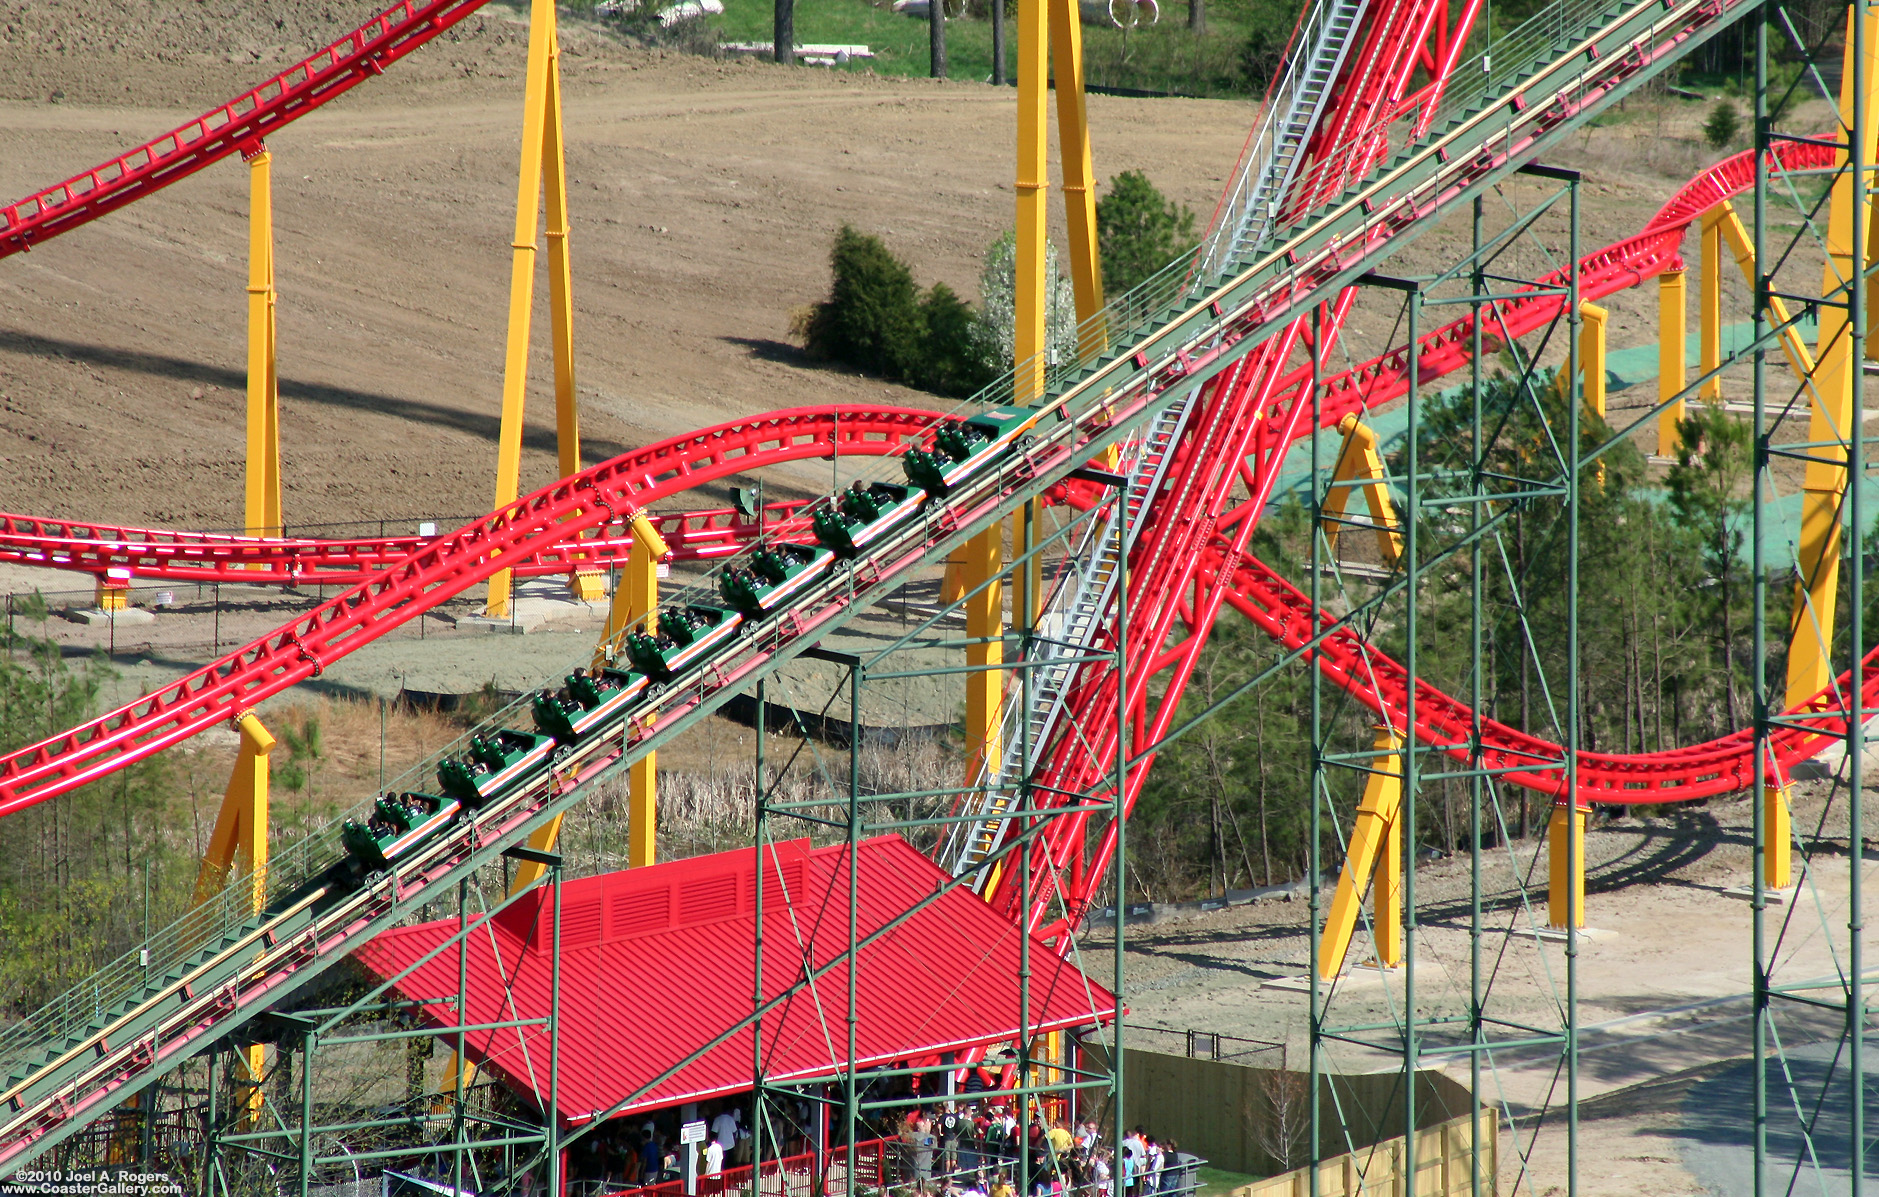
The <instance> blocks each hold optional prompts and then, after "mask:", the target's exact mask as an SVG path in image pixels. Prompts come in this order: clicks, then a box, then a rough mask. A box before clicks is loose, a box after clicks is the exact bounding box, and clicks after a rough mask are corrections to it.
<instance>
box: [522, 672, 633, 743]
mask: <svg viewBox="0 0 1879 1197" xmlns="http://www.w3.org/2000/svg"><path fill="white" fill-rule="evenodd" d="M567 683H568V684H567V686H566V687H565V688H564V689H562V690H561V691H560V692H559V693H556V692H553V691H549V690H543V691H542V692H540V693H539V694H537V695H536V696H535V701H534V704H533V707H534V714H535V726H536V727H537V728H539V729H540V730H541V731H542V732H543V733H545V734H547V735H550V736H553V737H554V738H555V739H556V740H559V741H560V742H561V743H563V744H574V743H578V742H579V741H581V740H583V739H585V738H586V737H588V736H590V735H592V734H594V733H595V732H597V731H599V730H601V729H602V728H603V727H605V726H606V725H607V724H609V723H611V722H613V721H614V720H615V719H617V718H619V717H620V716H621V715H623V714H625V712H626V708H627V707H628V706H629V705H630V704H631V703H632V701H633V699H634V698H635V697H636V696H637V695H638V694H639V693H640V692H641V691H642V690H644V689H645V688H646V679H645V677H644V676H643V675H641V674H638V673H629V672H627V671H625V670H623V669H602V670H600V671H599V672H598V673H588V672H587V671H586V670H584V669H577V670H575V671H574V672H573V673H571V674H569V675H568V678H567Z"/></svg>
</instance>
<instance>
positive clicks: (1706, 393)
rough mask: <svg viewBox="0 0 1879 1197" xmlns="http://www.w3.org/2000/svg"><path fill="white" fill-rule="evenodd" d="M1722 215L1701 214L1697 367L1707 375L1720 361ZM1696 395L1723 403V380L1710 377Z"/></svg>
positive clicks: (1712, 213)
mask: <svg viewBox="0 0 1879 1197" xmlns="http://www.w3.org/2000/svg"><path fill="white" fill-rule="evenodd" d="M1721 220H1722V217H1721V214H1720V213H1718V212H1717V211H1716V209H1714V208H1712V209H1710V210H1709V211H1708V212H1705V213H1704V214H1703V223H1702V230H1701V233H1700V239H1701V241H1702V243H1703V267H1702V273H1701V274H1700V275H1699V277H1698V278H1697V302H1696V307H1697V313H1696V317H1697V323H1698V324H1700V325H1701V326H1702V338H1701V341H1702V344H1701V348H1700V349H1699V351H1698V357H1697V369H1698V370H1700V371H1701V372H1702V373H1704V374H1708V373H1709V372H1710V371H1712V370H1714V369H1715V368H1716V367H1717V366H1719V365H1721V364H1722V226H1721ZM1698 396H1699V397H1700V398H1701V399H1702V400H1703V402H1705V403H1721V402H1722V379H1721V378H1719V377H1718V378H1711V379H1710V380H1709V381H1708V382H1706V383H1704V384H1703V389H1702V390H1701V391H1700V392H1698Z"/></svg>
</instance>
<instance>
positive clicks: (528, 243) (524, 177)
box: [486, 0, 599, 619]
mask: <svg viewBox="0 0 1879 1197" xmlns="http://www.w3.org/2000/svg"><path fill="white" fill-rule="evenodd" d="M561 111H562V110H561V46H560V42H559V39H558V35H557V33H556V27H555V6H554V2H553V0H533V7H532V8H531V9H530V15H529V42H528V81H527V85H526V96H525V99H524V101H523V108H522V166H521V171H520V173H519V177H518V182H517V185H516V199H515V237H514V239H513V241H512V242H511V243H510V245H511V248H512V250H513V251H514V252H513V257H512V260H511V264H510V269H509V336H508V343H507V348H506V349H505V351H504V355H503V366H502V428H501V431H500V433H499V434H498V438H497V444H496V501H495V504H494V506H493V507H492V510H497V511H500V510H501V509H503V508H504V507H507V506H508V505H509V504H511V503H514V502H515V500H516V497H517V496H518V494H519V493H520V489H519V488H520V486H521V480H522V423H523V417H524V414H525V411H524V409H525V408H526V406H527V403H528V357H529V353H528V351H529V335H530V332H531V331H532V327H533V320H534V308H535V255H536V250H537V239H536V227H537V222H538V220H539V218H540V214H541V211H542V206H543V204H544V200H545V204H546V207H547V213H548V215H547V227H546V230H545V232H544V236H545V237H546V239H547V242H548V314H549V324H550V338H549V339H550V343H551V345H552V347H553V357H554V371H555V434H556V447H557V453H558V456H557V464H558V466H559V469H560V471H561V476H562V477H566V476H567V475H569V474H573V473H576V472H577V471H579V470H580V468H581V426H580V414H579V407H578V403H577V399H576V395H575V390H574V273H573V268H572V265H571V263H570V259H569V256H568V170H567V161H566V156H565V147H564V144H563V141H562V120H561ZM511 580H512V579H511V575H510V572H509V571H508V570H502V571H500V572H498V573H496V574H495V575H494V576H492V577H491V578H490V580H489V600H488V605H487V608H486V613H487V614H488V615H489V617H490V618H492V619H506V618H508V616H509V591H510V583H511ZM570 584H571V585H572V586H573V587H574V589H575V593H576V596H577V597H579V598H582V599H585V600H588V601H592V600H594V599H597V598H598V597H599V594H598V591H597V589H596V580H595V579H594V577H592V576H589V575H582V574H578V573H577V574H576V575H574V576H573V577H572V578H570Z"/></svg>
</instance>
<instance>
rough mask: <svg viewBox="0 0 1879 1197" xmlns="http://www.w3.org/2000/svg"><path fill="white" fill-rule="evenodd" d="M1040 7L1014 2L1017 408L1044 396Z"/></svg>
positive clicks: (1044, 64) (1046, 54)
mask: <svg viewBox="0 0 1879 1197" xmlns="http://www.w3.org/2000/svg"><path fill="white" fill-rule="evenodd" d="M1044 5H1045V0H1018V170H1017V178H1016V183H1017V197H1018V232H1017V247H1016V248H1017V255H1016V271H1017V277H1016V279H1015V280H1014V282H1015V290H1016V299H1015V306H1016V309H1017V326H1016V328H1015V329H1014V330H1013V346H1012V356H1013V359H1014V361H1013V364H1014V365H1015V366H1016V367H1017V371H1018V375H1017V379H1016V382H1015V384H1014V391H1013V397H1014V399H1015V400H1016V401H1017V402H1019V403H1030V402H1033V401H1035V400H1036V399H1038V398H1040V397H1041V396H1042V395H1043V394H1044V367H1045V360H1044V352H1045V349H1046V345H1045V337H1046V335H1047V329H1046V326H1045V310H1044V305H1045V302H1046V299H1047V297H1048V296H1049V294H1050V286H1049V280H1048V279H1046V278H1045V277H1044V268H1045V266H1046V264H1047V260H1046V258H1045V252H1044V246H1045V240H1046V238H1047V237H1048V236H1049V233H1048V230H1047V228H1046V224H1045V218H1046V215H1047V205H1048V200H1049V197H1048V195H1047V194H1046V193H1047V192H1048V190H1049V188H1050V182H1049V179H1048V177H1047V175H1048V167H1047V164H1046V161H1045V144H1046V137H1047V132H1048V128H1047V127H1048V125H1049V119H1050V118H1049V114H1048V109H1047V106H1046V95H1045V92H1046V90H1047V88H1048V87H1049V79H1048V74H1049V70H1050V38H1049V30H1048V26H1047V24H1046V17H1045V7H1044ZM988 535H992V536H996V535H997V533H988ZM979 555H980V556H983V554H982V553H981V554H979ZM972 584H974V585H976V584H977V583H976V582H974V583H972Z"/></svg>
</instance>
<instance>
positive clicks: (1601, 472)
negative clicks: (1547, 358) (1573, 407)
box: [1579, 303, 1611, 486]
mask: <svg viewBox="0 0 1879 1197" xmlns="http://www.w3.org/2000/svg"><path fill="white" fill-rule="evenodd" d="M1610 315H1611V314H1610V313H1609V312H1607V311H1606V310H1605V309H1604V308H1602V307H1600V306H1598V305H1597V304H1595V303H1581V304H1580V305H1579V321H1580V324H1579V377H1580V378H1581V379H1583V380H1584V381H1583V386H1582V389H1583V390H1584V392H1585V408H1586V410H1587V411H1588V412H1590V413H1592V415H1594V416H1596V417H1598V419H1599V420H1600V421H1601V422H1603V421H1604V419H1605V326H1606V324H1607V323H1608V322H1609V319H1610ZM1592 479H1593V481H1594V482H1595V483H1596V484H1597V485H1599V486H1603V485H1605V462H1604V461H1603V460H1600V461H1599V462H1597V463H1596V464H1594V465H1593V467H1592Z"/></svg>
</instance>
